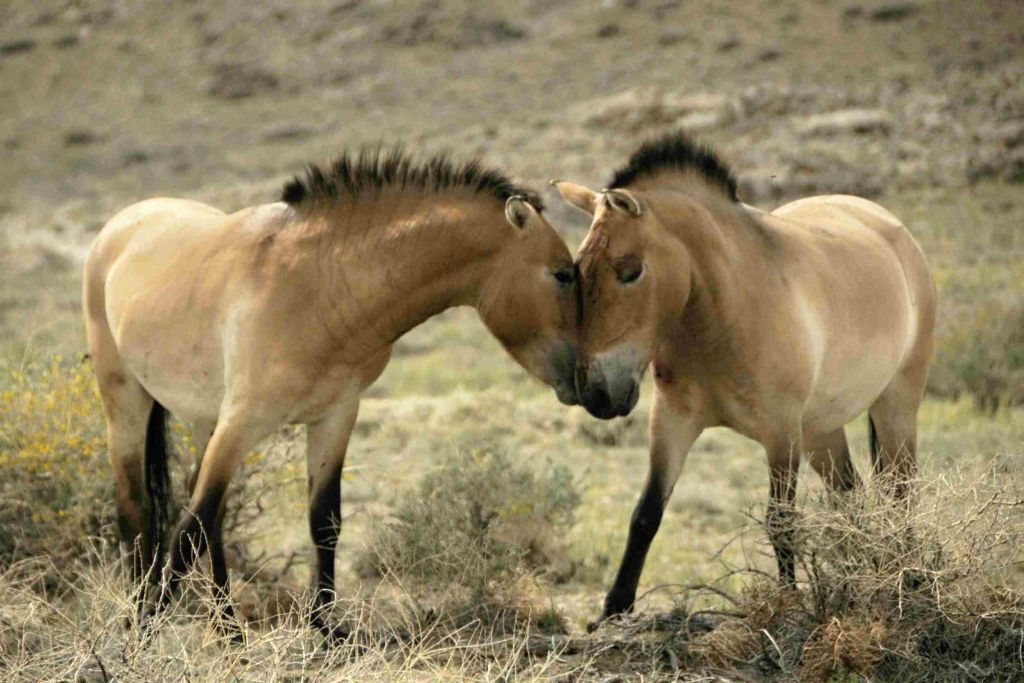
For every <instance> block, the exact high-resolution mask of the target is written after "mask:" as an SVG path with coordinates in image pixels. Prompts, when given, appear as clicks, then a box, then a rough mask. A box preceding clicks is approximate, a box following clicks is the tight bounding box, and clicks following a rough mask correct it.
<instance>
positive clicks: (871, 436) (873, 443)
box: [868, 415, 878, 472]
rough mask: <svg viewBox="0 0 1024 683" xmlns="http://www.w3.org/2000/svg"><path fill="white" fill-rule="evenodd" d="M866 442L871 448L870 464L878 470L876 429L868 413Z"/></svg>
mask: <svg viewBox="0 0 1024 683" xmlns="http://www.w3.org/2000/svg"><path fill="white" fill-rule="evenodd" d="M868 444H869V445H870V448H871V465H872V467H874V468H875V471H876V472H877V471H878V431H877V430H876V429H875V421H874V420H872V419H871V415H868Z"/></svg>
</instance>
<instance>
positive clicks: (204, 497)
mask: <svg viewBox="0 0 1024 683" xmlns="http://www.w3.org/2000/svg"><path fill="white" fill-rule="evenodd" d="M541 208H542V207H541V203H540V200H539V199H538V197H537V195H536V194H534V193H533V192H530V191H529V190H526V189H524V188H521V187H518V186H517V185H515V184H513V183H512V182H511V181H510V180H509V179H508V178H506V177H505V176H504V175H503V174H501V173H499V172H497V171H494V170H489V169H487V168H484V167H482V166H481V165H480V164H479V163H477V162H470V163H466V164H461V165H458V164H455V163H453V162H451V161H449V160H448V159H447V158H445V157H443V156H439V157H434V158H432V159H429V160H426V161H425V162H422V163H415V162H413V161H412V160H410V158H409V157H407V156H405V155H404V154H403V153H402V152H401V150H397V149H396V150H395V151H393V152H390V153H381V152H380V151H379V150H378V151H377V152H365V151H364V152H362V153H360V154H359V155H357V156H348V155H346V156H343V157H341V158H340V159H339V160H338V161H337V162H335V163H334V164H333V165H332V166H331V167H330V168H328V169H326V170H325V169H321V168H319V167H316V166H310V168H309V170H308V172H307V174H306V175H305V177H304V178H301V179H299V178H297V179H295V180H294V181H293V182H291V183H289V184H288V185H287V186H286V188H285V190H284V194H283V201H282V202H279V203H275V204H268V205H265V206H257V207H253V208H249V209H244V210H242V211H239V212H237V213H233V214H224V213H222V212H221V211H219V210H217V209H215V208H212V207H210V206H207V205H204V204H200V203H197V202H193V201H186V200H182V199H151V200H148V201H143V202H140V203H138V204H134V205H132V206H130V207H128V208H126V209H124V210H123V211H121V212H120V213H118V214H117V215H116V216H114V217H113V218H112V219H111V220H110V221H109V222H108V223H107V224H106V225H105V226H104V228H103V230H102V231H101V232H100V234H99V236H98V237H97V239H96V241H95V243H94V244H93V246H92V249H91V251H90V253H89V256H88V259H87V262H86V267H85V277H84V291H83V301H84V311H85V323H86V330H87V333H88V341H89V351H90V353H91V355H92V358H93V362H94V366H95V370H96V376H97V380H98V384H99V390H100V394H101V396H102V401H103V407H104V411H105V415H106V420H107V439H108V445H109V451H110V460H111V463H112V465H113V469H114V474H115V478H116V495H117V515H118V523H119V527H120V533H121V537H122V539H123V541H125V542H126V543H128V544H131V545H132V550H131V551H130V552H131V560H130V567H131V572H132V576H133V578H134V580H135V581H136V582H139V581H142V580H143V577H144V575H145V574H146V573H147V572H150V570H151V569H153V568H155V569H156V571H153V572H152V574H159V570H160V564H161V562H162V554H163V545H162V539H163V536H164V528H163V526H164V522H165V521H166V519H167V515H168V512H167V507H168V494H169V491H168V482H167V453H166V448H165V446H164V421H165V419H164V418H165V410H169V411H170V412H171V413H173V414H174V415H176V416H177V417H179V418H180V419H182V420H184V421H185V422H187V423H189V424H190V425H191V426H192V432H193V434H194V437H195V439H196V442H197V448H198V453H199V454H200V456H199V460H198V462H197V463H196V467H195V469H194V472H193V475H192V479H191V482H190V487H191V498H190V500H189V503H188V507H187V509H186V510H185V511H184V513H183V514H182V515H181V518H180V521H179V522H178V524H177V526H176V528H175V529H174V532H173V534H172V535H171V543H170V561H169V576H168V579H167V585H166V590H165V591H164V592H163V597H162V600H161V602H162V603H166V601H167V600H168V598H169V596H170V591H171V589H173V588H174V584H175V582H177V581H178V580H179V577H180V576H181V574H182V573H183V572H184V571H185V570H186V569H187V568H188V567H189V566H190V565H191V564H192V562H193V561H194V560H195V558H196V556H197V554H198V553H201V552H203V550H204V549H205V547H206V545H207V544H208V545H209V548H210V554H211V560H212V567H213V578H214V581H215V584H216V586H217V587H218V592H219V593H220V595H221V597H222V598H223V597H224V596H226V591H227V583H228V574H227V569H226V566H225V561H224V550H223V545H222V541H221V529H220V515H219V511H220V510H222V506H223V502H224V492H225V490H226V489H227V486H228V483H229V482H230V480H231V478H232V476H233V475H234V474H235V472H236V470H237V469H238V467H239V464H240V463H241V461H242V458H243V456H244V455H245V454H246V453H248V452H249V451H250V450H252V449H253V448H254V447H255V446H256V445H257V443H258V442H259V441H260V440H261V439H263V438H264V437H266V436H268V435H269V434H271V433H272V432H273V431H274V430H275V429H277V428H278V427H279V426H280V425H281V424H283V423H305V424H306V425H308V433H307V448H308V456H307V458H308V468H309V526H310V532H311V534H312V537H313V541H314V543H315V546H316V560H317V562H316V565H317V566H316V573H317V579H316V583H317V591H316V599H315V608H314V610H313V611H312V613H311V622H312V624H313V625H314V626H315V627H317V628H319V629H320V630H321V631H322V632H323V633H324V634H325V635H326V636H335V635H343V633H342V632H341V631H339V630H335V629H333V628H332V627H331V626H330V625H329V624H328V623H327V620H326V615H325V611H326V608H327V607H328V605H329V603H330V601H331V598H332V595H333V591H334V559H335V558H334V555H335V546H336V543H337V538H338V532H339V527H340V523H341V470H342V466H343V464H344V460H345V450H346V447H347V444H348V440H349V437H350V435H351V432H352V428H353V425H354V423H355V421H356V414H357V411H358V407H359V396H360V393H361V392H362V391H363V390H364V389H365V388H366V387H367V386H369V385H370V384H371V383H372V382H373V381H374V380H375V379H376V378H377V377H378V376H379V375H380V374H381V372H382V371H383V370H384V367H385V366H386V365H387V362H388V359H389V356H390V353H391V347H392V344H393V343H394V342H395V340H397V339H398V338H399V337H400V336H402V334H404V333H405V332H407V331H408V330H410V329H411V328H413V327H415V326H416V325H418V324H419V323H421V322H423V321H424V320H426V319H427V318H429V317H431V316H433V315H434V314H436V313H439V312H441V311H443V310H445V309H447V308H449V307H452V306H458V305H468V306H473V307H475V308H476V310H477V312H478V314H479V315H480V317H481V319H482V320H483V322H484V324H485V325H486V327H487V328H488V329H489V330H490V331H491V333H492V334H494V335H495V336H496V337H497V338H498V339H499V340H500V342H501V343H502V344H503V345H504V347H505V349H506V350H507V351H508V352H509V353H510V354H511V355H512V356H513V357H514V358H515V360H516V361H518V362H519V364H521V365H522V366H523V367H524V368H525V369H526V370H527V371H528V372H529V373H530V374H532V375H534V376H536V377H538V378H540V379H541V380H543V381H544V382H546V383H547V384H549V385H551V386H552V387H554V388H555V390H556V392H557V395H558V397H559V399H561V400H562V401H563V402H565V403H568V404H572V403H575V396H576V394H575V389H574V385H573V366H574V363H575V344H576V325H577V313H578V303H577V295H578V291H576V289H575V288H576V285H575V268H574V265H573V261H572V257H571V255H570V254H569V251H568V249H567V248H566V246H565V244H564V242H563V241H562V239H561V238H560V237H559V236H558V235H557V233H556V232H555V231H554V229H552V227H551V225H550V224H549V223H548V222H547V221H546V220H545V219H544V217H543V216H542V215H541ZM139 599H140V607H141V606H142V604H143V601H144V600H145V590H140V591H139ZM225 612H227V613H230V606H229V605H227V603H226V602H225Z"/></svg>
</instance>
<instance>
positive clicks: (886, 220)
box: [771, 194, 935, 305]
mask: <svg viewBox="0 0 1024 683" xmlns="http://www.w3.org/2000/svg"><path fill="white" fill-rule="evenodd" d="M771 215H772V216H776V217H779V218H782V219H785V220H788V221H796V222H799V223H802V224H804V225H807V226H811V227H812V228H817V229H822V228H824V229H828V230H832V231H834V233H833V234H834V235H836V236H839V237H840V238H851V237H853V236H854V235H855V234H856V233H862V232H870V233H873V234H874V235H877V236H878V237H880V238H882V240H884V242H885V243H886V244H888V248H889V250H891V252H892V254H894V255H895V256H896V258H897V260H898V261H899V264H900V266H901V268H902V270H903V275H904V277H905V278H906V281H907V287H908V289H909V290H910V295H911V297H912V298H913V299H914V303H915V305H928V304H929V302H932V301H933V300H934V299H935V285H934V282H933V281H932V277H931V272H930V270H929V268H928V263H927V261H926V260H925V257H924V252H922V251H921V247H920V246H919V245H918V244H917V241H916V240H915V239H914V236H913V235H912V234H911V232H910V231H909V230H908V229H907V227H906V226H905V225H904V224H903V222H902V221H901V220H900V219H899V218H897V217H896V216H894V215H893V214H892V213H891V212H889V211H888V210H887V209H885V208H884V207H882V206H880V205H879V204H876V203H875V202H872V201H870V200H868V199H864V198H862V197H856V196H853V195H838V194H836V195H820V196H816V197H807V198H804V199H798V200H796V201H794V202H790V203H789V204H784V205H783V206H780V207H779V208H777V209H776V210H775V211H773V212H772V213H771ZM808 237H809V239H819V240H820V239H821V235H820V234H817V235H815V234H808Z"/></svg>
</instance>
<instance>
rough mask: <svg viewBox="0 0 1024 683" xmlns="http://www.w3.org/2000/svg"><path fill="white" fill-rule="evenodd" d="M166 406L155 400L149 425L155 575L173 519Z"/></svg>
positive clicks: (148, 469)
mask: <svg viewBox="0 0 1024 683" xmlns="http://www.w3.org/2000/svg"><path fill="white" fill-rule="evenodd" d="M169 450H170V448H169V446H168V441H167V409H166V408H164V407H163V406H162V405H160V404H159V403H157V402H156V401H153V408H152V410H151V411H150V413H149V424H148V425H147V426H146V451H145V481H146V493H147V494H148V496H149V546H150V557H149V558H147V559H148V561H149V562H150V563H151V567H152V571H153V572H154V574H155V578H156V580H157V581H159V578H160V576H159V573H160V570H161V568H162V566H163V561H164V554H165V552H166V550H167V533H168V527H169V526H170V522H171V474H170V470H169V469H168V464H167V460H168V458H167V456H168V452H169Z"/></svg>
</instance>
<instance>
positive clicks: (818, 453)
mask: <svg viewBox="0 0 1024 683" xmlns="http://www.w3.org/2000/svg"><path fill="white" fill-rule="evenodd" d="M804 457H805V458H807V460H808V462H810V464H811V467H813V468H814V471H815V472H817V473H818V476H820V477H821V480H822V481H823V482H825V486H827V487H828V488H829V490H831V491H839V492H845V491H850V490H853V489H855V488H857V487H858V486H859V485H860V477H859V476H857V469H856V468H855V467H854V465H853V461H852V460H851V459H850V446H849V444H848V443H847V442H846V430H845V429H844V428H843V427H840V428H839V429H836V430H833V431H831V432H828V433H826V434H804Z"/></svg>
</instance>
